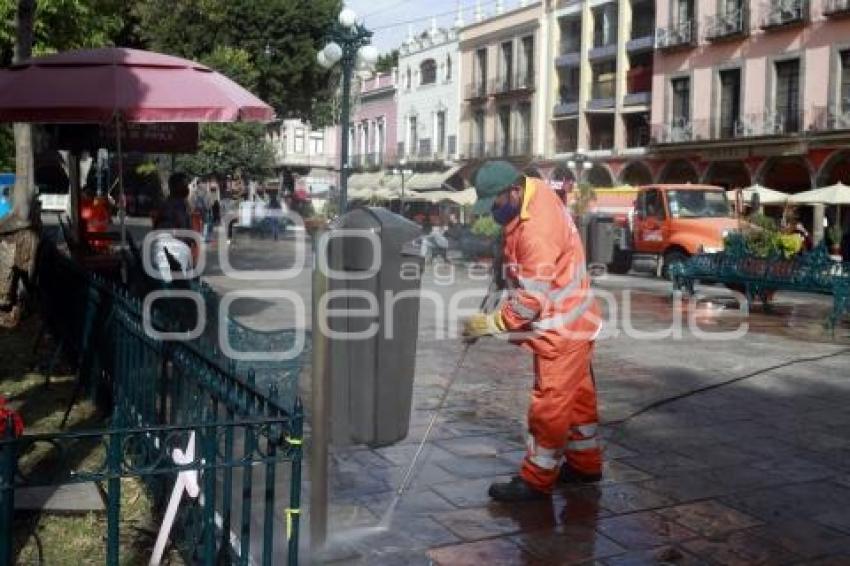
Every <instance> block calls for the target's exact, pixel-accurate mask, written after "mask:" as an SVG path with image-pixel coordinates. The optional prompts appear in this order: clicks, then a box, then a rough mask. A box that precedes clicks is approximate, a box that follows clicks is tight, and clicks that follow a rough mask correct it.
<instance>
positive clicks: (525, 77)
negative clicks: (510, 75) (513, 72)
mask: <svg viewBox="0 0 850 566" xmlns="http://www.w3.org/2000/svg"><path fill="white" fill-rule="evenodd" d="M514 84H515V87H516V89H517V90H534V88H535V84H534V71H532V70H531V69H529V70H527V71H520V72H519V73H517V76H516V81H514Z"/></svg>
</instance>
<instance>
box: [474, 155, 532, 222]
mask: <svg viewBox="0 0 850 566" xmlns="http://www.w3.org/2000/svg"><path fill="white" fill-rule="evenodd" d="M520 177H522V174H521V173H520V172H519V171H517V168H516V167H514V166H513V165H511V164H510V163H508V162H507V161H488V162H487V163H485V164H484V165H482V166H481V168H480V169H479V170H478V172H477V173H476V174H475V194H476V195H477V196H478V201H477V202H476V203H475V206H474V207H473V208H472V212H474V213H475V214H486V213H489V212H490V209H491V208H493V201H494V200H496V197H497V196H498V195H499V193H501V192H502V191H504V190H505V189H507V188H510V187H511V185H513V184H514V183H516V182H517V181H518V180H519V178H520Z"/></svg>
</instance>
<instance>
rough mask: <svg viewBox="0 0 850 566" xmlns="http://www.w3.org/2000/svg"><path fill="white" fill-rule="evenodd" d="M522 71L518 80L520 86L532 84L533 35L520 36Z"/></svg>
mask: <svg viewBox="0 0 850 566" xmlns="http://www.w3.org/2000/svg"><path fill="white" fill-rule="evenodd" d="M522 59H523V60H522V71H521V73H522V74H521V75H520V81H521V83H522V86H532V85H533V83H534V36H533V35H529V36H527V37H523V38H522Z"/></svg>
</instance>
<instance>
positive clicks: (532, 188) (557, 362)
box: [500, 178, 602, 492]
mask: <svg viewBox="0 0 850 566" xmlns="http://www.w3.org/2000/svg"><path fill="white" fill-rule="evenodd" d="M504 255H505V271H506V273H505V275H506V278H507V281H508V284H509V287H510V288H511V290H510V291H509V293H508V299H507V300H506V301H504V302H503V303H502V306H501V310H500V313H501V316H502V320H503V322H504V324H505V327H506V328H507V330H508V331H509V332H511V334H510V338H511V341H513V342H516V343H519V344H520V345H521V346H523V347H524V348H526V349H529V350H531V352H533V353H534V379H535V380H534V390H533V394H532V399H531V407H530V409H529V414H528V428H529V442H528V452H527V455H526V457H525V460H524V461H523V465H522V470H521V472H520V473H521V475H522V477H523V479H524V480H525V481H526V482H528V483H529V484H530V485H531V486H533V487H535V488H536V489H539V490H541V491H546V492H548V491H551V490H552V487H553V486H554V484H555V481H556V480H557V476H558V468H559V465H560V464H561V460H562V458H563V459H566V462H567V463H568V464H569V465H570V467H572V468H573V469H574V470H576V471H577V472H580V473H583V474H599V473H600V472H601V468H602V454H601V449H600V446H599V444H598V441H597V435H596V428H597V422H598V416H597V412H596V389H595V387H594V383H593V378H592V376H591V372H590V361H591V358H592V355H593V342H594V340H595V338H596V335H597V334H598V332H599V322H600V315H599V306H598V304H597V303H596V300H595V299H594V298H593V294H592V291H591V289H590V279H589V277H588V275H587V272H586V269H585V255H584V248H583V246H582V242H581V239H580V237H579V234H578V230H577V229H576V227H575V224H574V222H573V220H572V218H571V217H570V215H569V213H568V211H567V209H566V207H565V206H564V205H563V203H562V202H561V201H560V199H558V197H557V195H556V194H555V193H554V191H552V190H551V189H550V188H549V187H548V186H547V185H546V184H545V183H543V182H542V181H540V180H538V179H531V178H530V179H528V180H527V181H526V185H525V191H524V197H523V203H522V208H521V211H520V215H519V216H518V217H517V218H515V219H514V220H512V221H511V222H510V223H508V224H507V225H506V226H505V241H504Z"/></svg>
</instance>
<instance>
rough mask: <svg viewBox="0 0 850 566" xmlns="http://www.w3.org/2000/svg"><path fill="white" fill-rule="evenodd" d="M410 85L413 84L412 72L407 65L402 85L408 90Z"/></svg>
mask: <svg viewBox="0 0 850 566" xmlns="http://www.w3.org/2000/svg"><path fill="white" fill-rule="evenodd" d="M412 85H413V73H412V72H411V71H410V67H408V68H407V74H406V75H405V79H404V86H405V88H407V89H408V90H410V87H411V86H412Z"/></svg>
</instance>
